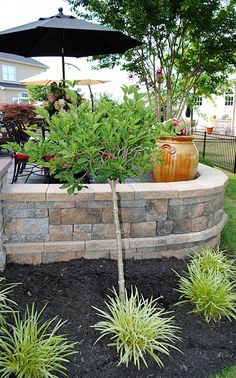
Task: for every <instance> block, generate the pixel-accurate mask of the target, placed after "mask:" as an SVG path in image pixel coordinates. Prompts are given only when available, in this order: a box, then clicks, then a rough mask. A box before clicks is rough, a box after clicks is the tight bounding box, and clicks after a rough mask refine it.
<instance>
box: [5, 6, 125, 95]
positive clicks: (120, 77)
mask: <svg viewBox="0 0 236 378" xmlns="http://www.w3.org/2000/svg"><path fill="white" fill-rule="evenodd" d="M0 6H1V7H0V9H1V11H0V31H3V30H6V29H10V28H13V27H16V26H19V25H23V24H27V23H29V22H33V21H37V20H38V19H39V17H50V16H53V15H55V14H57V13H58V8H60V7H62V8H63V13H64V14H67V15H73V16H76V15H75V14H74V13H73V12H71V11H70V8H69V4H68V3H66V2H64V1H63V0H0ZM34 59H36V60H38V61H40V62H42V63H44V64H46V65H47V66H48V67H50V70H49V71H48V74H47V73H44V74H43V76H42V78H45V79H51V78H52V79H60V78H61V76H62V72H61V59H60V58H59V57H58V58H57V57H51V58H50V57H45V58H44V57H34ZM65 61H66V62H67V63H71V64H74V65H75V66H76V67H78V69H76V68H73V67H72V66H70V65H66V67H65V70H66V78H68V79H75V80H76V79H97V80H109V82H108V83H106V84H99V85H94V86H92V91H93V93H94V94H95V95H96V94H99V93H104V92H105V93H111V94H112V95H113V97H114V98H116V99H120V98H121V97H122V91H121V89H120V87H121V85H123V84H125V85H131V84H132V82H130V80H129V79H128V73H127V72H124V71H120V70H119V69H118V68H114V69H112V70H109V69H103V70H98V71H97V70H92V69H91V67H92V64H91V63H88V62H87V61H86V59H85V58H70V57H66V58H65ZM52 73H53V77H48V75H50V76H51V75H52ZM81 90H82V93H84V94H85V96H86V97H88V98H89V92H88V89H87V88H86V87H84V86H83V87H81Z"/></svg>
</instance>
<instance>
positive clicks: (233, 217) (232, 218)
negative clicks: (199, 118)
mask: <svg viewBox="0 0 236 378" xmlns="http://www.w3.org/2000/svg"><path fill="white" fill-rule="evenodd" d="M224 172H225V173H226V174H227V176H228V177H229V182H228V185H227V188H226V192H225V211H226V213H227V214H228V217H229V220H228V222H227V224H226V225H225V227H224V230H223V232H222V234H221V246H220V247H221V249H224V250H227V251H230V252H231V253H233V254H235V255H236V174H235V175H234V174H232V173H229V172H226V171H224ZM235 377H236V365H234V366H229V367H227V368H225V369H223V370H222V372H220V373H218V374H216V375H212V376H211V377H210V378H235Z"/></svg>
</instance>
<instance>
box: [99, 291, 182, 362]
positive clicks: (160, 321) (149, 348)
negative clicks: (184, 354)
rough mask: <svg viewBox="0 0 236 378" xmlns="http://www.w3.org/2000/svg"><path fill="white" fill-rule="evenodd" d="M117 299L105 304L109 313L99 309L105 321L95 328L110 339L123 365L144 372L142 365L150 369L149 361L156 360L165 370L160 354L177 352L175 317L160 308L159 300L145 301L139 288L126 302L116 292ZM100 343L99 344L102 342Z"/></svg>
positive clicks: (109, 297) (132, 292)
mask: <svg viewBox="0 0 236 378" xmlns="http://www.w3.org/2000/svg"><path fill="white" fill-rule="evenodd" d="M113 292H114V297H111V296H108V299H109V300H108V302H105V304H106V307H107V311H103V310H100V309H98V308H95V309H96V310H97V311H98V315H99V316H101V317H102V318H103V319H104V320H102V321H99V322H98V323H97V324H95V325H94V326H93V327H94V328H95V329H96V330H98V331H100V332H101V336H100V337H99V339H98V340H100V339H101V338H102V337H105V336H109V337H110V338H111V340H112V343H110V344H108V345H109V346H114V347H116V350H117V353H118V354H119V364H121V363H124V364H125V365H126V366H128V365H129V363H130V362H131V361H133V363H134V364H135V366H137V367H138V369H140V364H141V362H143V363H144V365H145V366H146V367H147V357H152V358H153V359H154V360H155V361H156V363H157V364H158V365H159V366H163V362H162V360H161V357H160V354H162V353H163V354H165V355H167V356H169V350H170V348H175V349H177V348H176V347H175V346H174V345H173V343H174V341H175V340H176V339H178V337H177V336H176V331H177V330H178V327H176V326H175V325H174V323H173V317H168V316H167V315H169V313H168V312H165V311H164V310H163V309H159V308H157V307H156V304H157V301H158V299H144V297H143V296H140V295H139V294H138V290H137V288H135V289H134V290H133V289H132V290H131V295H130V297H128V295H127V292H125V296H126V299H125V302H124V303H122V301H121V300H120V299H119V297H118V295H117V293H116V291H115V290H114V291H113ZM98 340H97V341H98Z"/></svg>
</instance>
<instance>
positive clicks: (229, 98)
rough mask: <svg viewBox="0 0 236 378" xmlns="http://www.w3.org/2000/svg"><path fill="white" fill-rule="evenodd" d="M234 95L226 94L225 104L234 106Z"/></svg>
mask: <svg viewBox="0 0 236 378" xmlns="http://www.w3.org/2000/svg"><path fill="white" fill-rule="evenodd" d="M233 103H234V96H233V95H232V94H226V95H225V106H233Z"/></svg>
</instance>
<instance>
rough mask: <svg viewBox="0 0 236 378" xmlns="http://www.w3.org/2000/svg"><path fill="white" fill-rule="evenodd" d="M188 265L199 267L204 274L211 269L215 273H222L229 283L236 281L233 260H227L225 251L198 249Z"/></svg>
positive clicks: (235, 265)
mask: <svg viewBox="0 0 236 378" xmlns="http://www.w3.org/2000/svg"><path fill="white" fill-rule="evenodd" d="M190 265H191V266H192V267H193V266H195V265H199V266H200V267H201V269H202V270H204V271H205V272H207V271H208V270H209V269H210V270H212V269H213V270H214V271H215V272H219V273H222V275H223V276H225V278H227V279H229V280H230V281H235V280H236V264H235V259H232V258H231V259H229V258H228V257H227V256H226V254H225V251H221V250H220V249H216V250H215V249H211V248H200V249H199V251H198V252H197V254H196V255H195V257H194V258H193V259H192V260H191V262H190Z"/></svg>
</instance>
